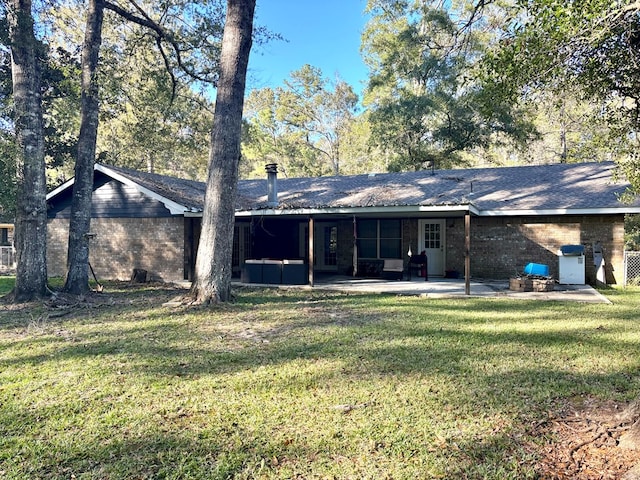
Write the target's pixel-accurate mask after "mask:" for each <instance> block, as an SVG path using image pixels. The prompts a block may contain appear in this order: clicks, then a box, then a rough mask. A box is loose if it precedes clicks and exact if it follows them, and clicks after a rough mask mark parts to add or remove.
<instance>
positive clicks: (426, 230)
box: [415, 220, 445, 277]
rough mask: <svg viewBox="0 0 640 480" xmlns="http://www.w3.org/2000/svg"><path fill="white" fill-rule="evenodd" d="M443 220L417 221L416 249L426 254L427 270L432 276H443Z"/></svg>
mask: <svg viewBox="0 0 640 480" xmlns="http://www.w3.org/2000/svg"><path fill="white" fill-rule="evenodd" d="M444 227H445V221H444V220H419V221H418V242H419V243H418V251H417V252H415V253H416V254H419V253H422V251H424V252H425V253H426V255H427V261H428V272H429V275H430V276H431V275H433V276H436V277H437V276H444V252H445V229H444Z"/></svg>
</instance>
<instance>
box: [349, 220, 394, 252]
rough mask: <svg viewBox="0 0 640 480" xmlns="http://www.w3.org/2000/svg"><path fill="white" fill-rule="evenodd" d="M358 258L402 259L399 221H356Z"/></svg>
mask: <svg viewBox="0 0 640 480" xmlns="http://www.w3.org/2000/svg"><path fill="white" fill-rule="evenodd" d="M358 256H359V257H360V258H402V225H401V223H400V220H396V219H389V220H360V221H358Z"/></svg>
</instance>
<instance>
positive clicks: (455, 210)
mask: <svg viewBox="0 0 640 480" xmlns="http://www.w3.org/2000/svg"><path fill="white" fill-rule="evenodd" d="M467 212H469V213H471V214H473V215H478V213H479V211H478V209H477V208H475V207H474V206H473V205H472V204H462V205H391V206H369V207H325V208H288V209H285V208H265V209H256V210H238V211H236V218H251V217H275V218H282V217H286V218H295V217H299V218H308V217H310V216H314V217H325V218H338V217H351V216H353V215H356V216H368V217H374V216H375V217H397V216H403V217H422V216H425V215H428V216H433V217H463V216H464V215H465V214H466V213H467ZM185 216H187V217H201V216H202V212H201V211H200V212H185Z"/></svg>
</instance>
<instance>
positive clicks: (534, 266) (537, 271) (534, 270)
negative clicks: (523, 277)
mask: <svg viewBox="0 0 640 480" xmlns="http://www.w3.org/2000/svg"><path fill="white" fill-rule="evenodd" d="M524 273H525V274H527V275H540V276H541V277H548V276H549V265H542V264H541V263H527V266H526V267H524Z"/></svg>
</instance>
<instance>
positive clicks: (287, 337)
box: [0, 291, 640, 478]
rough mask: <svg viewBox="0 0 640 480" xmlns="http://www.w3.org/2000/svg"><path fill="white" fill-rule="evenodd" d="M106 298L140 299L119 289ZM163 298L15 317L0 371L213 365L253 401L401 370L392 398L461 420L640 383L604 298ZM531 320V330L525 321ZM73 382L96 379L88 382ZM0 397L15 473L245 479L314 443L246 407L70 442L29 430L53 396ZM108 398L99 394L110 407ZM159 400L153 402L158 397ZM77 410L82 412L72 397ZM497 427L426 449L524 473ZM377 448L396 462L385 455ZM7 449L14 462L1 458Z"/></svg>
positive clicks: (455, 435) (489, 473)
mask: <svg viewBox="0 0 640 480" xmlns="http://www.w3.org/2000/svg"><path fill="white" fill-rule="evenodd" d="M170 293H171V292H167V293H166V295H169V294H170ZM118 298H133V299H134V300H136V298H135V296H133V297H131V295H130V294H129V293H128V292H127V293H125V294H123V295H122V297H118ZM163 298H165V297H164V296H163V295H161V294H158V293H156V294H152V295H150V296H148V297H147V299H146V300H140V299H137V300H136V301H135V302H134V303H127V302H119V301H116V302H114V304H113V305H110V306H105V308H104V309H101V308H95V309H90V310H88V311H87V313H90V314H91V315H87V316H85V315H83V316H79V317H68V318H67V317H62V318H60V319H57V320H55V321H52V322H45V323H42V324H37V325H32V324H31V323H29V321H28V319H26V318H25V319H23V320H15V321H14V322H13V323H12V324H11V325H2V326H0V349H2V350H0V351H1V352H2V357H0V372H3V374H4V375H5V380H7V381H11V377H10V375H11V374H10V373H7V371H9V370H11V371H12V372H14V371H17V370H18V369H20V368H21V367H22V366H24V367H25V368H29V367H30V366H36V367H39V366H42V365H49V366H51V370H52V371H55V370H56V369H59V370H62V371H64V370H65V369H73V368H76V369H79V370H82V375H84V376H86V378H88V379H89V384H90V383H91V381H90V380H91V379H92V378H103V379H105V381H106V382H107V383H108V382H111V381H113V382H116V381H117V380H118V379H122V380H121V381H123V382H130V384H133V385H135V386H136V388H138V387H139V386H140V385H142V388H148V389H153V388H158V387H157V385H158V383H159V382H162V385H163V386H164V385H173V386H177V388H178V389H179V388H180V387H181V386H183V385H184V384H185V383H189V382H194V384H195V383H197V382H198V381H200V380H203V379H209V380H210V379H213V378H215V379H217V380H216V381H217V382H218V383H219V384H224V383H230V382H231V381H233V387H230V388H231V389H232V390H233V389H237V390H238V391H241V392H249V393H248V394H247V395H246V399H248V400H249V401H251V399H254V400H255V401H258V400H257V399H260V398H263V397H262V396H261V395H262V394H264V395H266V396H274V395H278V394H280V393H281V392H292V393H291V398H292V399H294V400H295V399H296V397H297V395H302V394H303V393H300V392H307V391H314V390H317V389H321V388H322V387H324V386H327V385H331V384H332V383H334V382H335V383H338V382H341V383H343V386H342V387H340V388H344V389H345V391H346V392H347V393H348V394H351V393H352V392H351V391H350V390H349V388H348V384H349V382H350V381H351V384H352V385H353V386H354V387H353V388H352V389H351V390H355V389H356V388H355V386H356V385H359V384H361V383H363V384H365V385H367V387H364V388H360V390H359V393H358V395H362V394H363V393H362V392H363V391H365V390H366V388H371V389H372V391H370V392H366V393H368V394H370V395H372V396H374V395H375V394H376V392H375V391H373V389H374V388H381V386H385V385H389V384H392V383H394V382H397V381H398V379H399V378H400V379H411V380H412V381H411V382H409V384H410V385H411V387H415V386H420V387H421V390H420V391H415V392H411V393H409V394H407V392H404V391H403V392H402V395H415V397H414V398H407V399H406V400H407V401H409V400H410V401H412V402H414V403H415V404H416V405H417V407H416V408H417V409H418V411H420V412H422V411H423V409H425V410H424V412H425V413H424V415H438V414H439V413H440V412H439V411H435V412H431V411H429V410H428V408H435V409H445V408H452V409H454V410H455V411H456V412H459V413H457V415H459V417H460V419H461V421H463V422H464V421H468V420H469V419H470V418H471V419H472V418H473V417H474V416H475V415H478V413H479V412H482V413H483V414H485V415H489V416H490V415H497V416H504V417H510V418H520V419H522V418H530V417H531V418H535V417H536V416H539V415H541V414H542V413H543V412H546V409H547V408H550V406H551V405H552V403H553V402H554V401H556V400H557V399H559V398H566V397H569V396H573V395H584V394H596V395H597V394H604V392H609V394H613V395H619V396H625V395H629V394H630V392H631V391H632V390H633V389H636V388H639V387H640V385H638V380H637V379H638V374H639V372H640V358H639V356H638V354H637V353H636V352H638V351H639V349H638V347H639V346H640V345H638V340H634V338H636V339H637V338H638V337H637V336H636V337H633V338H627V337H626V336H625V333H626V332H627V328H628V324H627V322H630V321H633V322H634V323H635V321H636V318H637V314H636V312H637V310H636V307H637V305H636V302H629V304H628V305H622V306H618V307H615V308H613V307H611V306H597V307H594V306H586V305H583V306H581V305H573V306H570V307H569V306H567V305H564V304H549V303H536V302H513V301H510V300H504V301H492V300H482V299H481V300H477V299H476V300H455V301H454V300H451V301H444V300H440V301H426V300H424V299H412V298H402V299H400V298H394V297H385V296H380V295H342V294H335V295H334V294H325V293H312V294H309V295H307V294H303V295H301V294H300V293H298V292H296V293H286V292H285V293H282V292H279V293H274V292H271V291H264V292H254V293H251V294H247V295H243V296H241V297H240V298H239V299H238V302H237V303H235V304H233V305H225V306H220V307H215V308H212V309H206V310H205V309H200V308H186V307H185V308H177V309H166V308H162V307H160V306H159V305H158V304H159V303H161V300H162V299H163ZM136 302H137V303H136ZM567 315H569V316H573V317H575V318H577V319H580V323H571V322H569V323H567V322H562V323H561V324H560V325H558V326H557V327H554V326H553V320H554V319H562V318H565V317H566V316H567ZM573 317H569V318H573ZM538 324H539V325H540V328H538V329H535V328H533V329H531V328H529V327H532V326H533V327H535V326H536V325H538ZM504 325H508V328H504ZM3 335H5V337H3ZM33 352H36V353H33ZM622 355H625V356H626V362H625V363H620V364H619V366H618V367H616V368H609V367H608V366H607V364H606V363H605V364H603V366H602V368H600V369H592V370H589V371H588V373H587V372H586V371H585V369H583V368H582V367H580V366H579V365H577V362H589V361H591V362H597V361H599V359H601V358H604V357H607V356H609V357H615V356H622ZM77 360H78V362H76V361H77ZM316 362H324V365H325V366H326V368H319V369H315V368H313V365H314V364H315V363H316ZM291 365H293V367H291ZM623 365H624V366H623ZM306 366H308V367H309V369H308V370H304V368H303V367H306ZM67 373H69V372H67ZM34 375H35V374H34ZM223 377H225V378H223ZM71 378H72V379H73V378H74V377H71ZM634 379H636V380H634ZM51 381H54V380H51ZM634 382H635V383H634ZM344 384H346V385H347V387H345V386H344ZM423 384H426V387H425V385H423ZM43 385H46V384H43ZM43 385H40V386H38V385H36V386H35V387H34V388H44V386H43ZM71 388H74V387H73V386H71ZM77 388H78V389H79V390H81V389H88V391H89V392H93V390H92V389H93V388H100V387H93V386H92V387H91V388H89V387H88V386H86V385H85V386H78V387H77ZM209 388H210V389H215V388H223V387H209ZM225 388H227V387H225ZM198 391H199V390H198ZM0 392H1V391H0ZM199 393H200V391H199ZM201 394H202V395H205V394H206V393H205V392H201ZM353 394H354V395H356V393H353ZM0 398H1V399H2V404H1V406H0V411H1V412H2V415H3V425H2V426H0V432H2V434H3V437H4V438H5V440H4V442H9V441H12V440H16V439H17V438H18V437H20V438H22V441H23V442H27V443H29V442H30V444H29V445H28V444H27V443H25V444H24V445H23V447H19V448H18V450H20V448H22V450H20V452H22V454H23V456H24V458H25V459H26V460H21V458H22V457H21V456H20V455H19V454H17V455H16V449H15V448H14V447H12V448H13V450H12V452H13V454H12V456H11V458H5V459H3V461H6V462H8V463H7V465H8V467H6V468H12V470H13V471H20V472H22V473H26V476H27V477H29V476H32V477H43V478H68V477H70V476H71V475H76V476H78V474H79V473H86V475H85V476H87V477H94V478H144V477H147V478H164V477H167V478H168V477H173V478H180V477H182V478H186V477H195V478H198V477H199V478H233V477H234V476H236V475H239V472H244V474H245V476H246V477H247V478H250V477H251V474H255V475H256V476H257V472H258V470H259V469H260V468H265V469H269V468H272V469H275V468H276V467H274V466H273V458H274V457H279V458H282V457H283V456H285V457H286V456H287V455H289V456H291V457H292V458H293V457H295V458H298V459H299V460H298V461H299V464H300V465H304V463H305V461H307V460H308V459H311V458H313V457H314V456H315V455H317V454H318V446H317V445H307V444H306V443H305V441H304V439H303V440H301V441H297V442H295V443H286V442H285V443H278V442H279V440H277V439H274V438H272V436H273V434H274V432H258V431H256V428H255V426H254V425H252V424H251V421H250V420H246V419H245V420H244V421H243V422H238V421H237V420H234V417H233V415H229V416H225V417H222V418H220V417H216V418H211V419H208V418H207V419H205V421H200V422H194V423H195V425H196V427H195V428H197V429H199V430H198V431H192V430H191V428H192V426H191V424H190V419H189V418H188V417H185V418H184V419H183V420H180V419H177V420H175V419H174V420H172V421H166V422H165V419H163V418H155V417H150V418H151V419H152V421H153V423H154V425H153V427H152V428H151V429H150V431H146V433H144V434H140V433H139V432H136V431H135V428H134V427H135V425H134V424H133V422H134V421H133V419H131V422H132V424H131V426H130V425H128V424H127V418H125V419H123V420H122V422H121V423H120V424H118V426H117V427H112V428H109V426H108V425H107V427H106V429H105V431H106V432H107V433H105V431H103V432H101V433H99V434H98V435H97V436H95V435H94V436H92V434H91V432H89V431H87V430H82V428H80V427H76V428H78V431H79V432H80V433H79V435H80V436H78V437H77V438H75V439H74V441H73V442H70V441H69V438H70V437H62V438H58V437H57V435H51V438H49V439H47V438H45V437H44V436H43V435H36V436H33V435H31V431H32V429H34V431H37V427H36V426H37V425H42V424H43V423H46V422H47V421H48V419H49V418H50V415H51V412H50V410H51V409H53V408H55V407H56V404H55V403H54V402H52V406H50V407H48V408H49V409H47V408H44V407H39V406H31V407H29V408H26V407H24V406H22V405H17V404H12V402H13V400H11V399H10V398H8V397H7V396H4V397H0ZM91 400H92V401H93V402H94V403H98V404H99V403H100V401H98V400H96V399H94V398H91ZM116 400H120V399H119V398H116ZM116 400H109V399H108V398H106V399H105V400H104V401H105V402H106V403H107V405H112V406H113V408H115V405H116V404H117V401H116ZM157 400H158V401H160V402H161V401H162V400H163V398H162V396H161V394H159V395H158V398H157ZM363 400H367V399H363ZM403 400H405V399H400V400H399V401H398V403H397V404H393V406H394V408H395V407H396V406H399V405H400V406H401V405H402V401H403ZM109 402H111V403H109ZM390 402H391V400H390ZM133 405H135V402H133V403H132V406H133ZM383 407H385V405H381V406H380V408H383ZM78 408H79V409H80V411H81V408H82V404H81V403H80V406H79V407H78ZM229 408H231V407H229ZM125 415H126V413H125ZM381 415H382V414H381ZM105 418H106V416H105ZM340 418H342V417H340ZM103 421H107V420H103ZM407 421H408V420H407ZM399 427H400V426H399ZM38 428H39V427H38ZM363 428H364V427H363ZM504 430H507V431H499V432H496V433H495V434H489V435H486V436H485V437H483V438H469V436H468V435H466V434H465V433H464V432H461V433H459V432H456V431H455V429H452V430H451V431H450V432H449V433H448V434H446V435H444V437H443V439H444V442H445V444H444V445H443V446H441V447H439V448H442V449H449V450H446V451H444V450H443V451H441V452H438V453H437V455H440V457H441V458H444V459H445V460H446V459H447V458H450V460H451V466H450V467H449V468H450V471H449V472H448V473H449V474H450V475H449V478H463V477H465V476H466V478H509V475H510V472H514V471H520V472H521V473H522V469H521V468H520V467H519V466H518V465H517V463H518V462H521V461H522V458H523V457H522V453H521V452H520V453H518V454H515V453H514V449H517V448H518V441H517V440H514V438H512V437H511V436H509V432H508V428H505V429H504ZM365 431H366V430H365ZM373 431H374V433H375V430H373ZM275 432H276V433H277V430H275ZM114 433H115V435H113V434H114ZM367 433H369V432H367ZM110 434H112V435H111V436H110ZM25 439H26V440H25ZM0 444H1V443H0ZM7 445H8V444H7ZM339 446H340V444H339V442H336V443H334V444H330V445H329V447H328V448H329V449H333V454H335V455H336V456H337V455H338V454H339V453H340V452H338V451H337V449H338V447H339ZM354 448H356V447H354ZM398 448H400V447H398ZM0 450H1V449H0ZM389 458H391V459H397V458H396V457H394V456H393V455H392V454H389ZM36 459H37V460H36ZM15 462H26V463H25V464H24V465H22V466H15V468H14V467H11V465H10V463H13V464H15ZM263 462H266V463H263ZM510 462H514V463H513V465H512V464H510ZM277 468H284V467H277ZM251 469H254V470H251ZM518 469H520V470H518ZM247 472H249V473H247ZM307 473H308V472H307ZM525 473H526V472H525ZM274 475H275V474H274ZM265 476H267V475H265ZM284 477H285V475H284V474H283V475H282V477H281V478H284ZM16 478H17V477H16ZM521 478H522V477H521Z"/></svg>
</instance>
